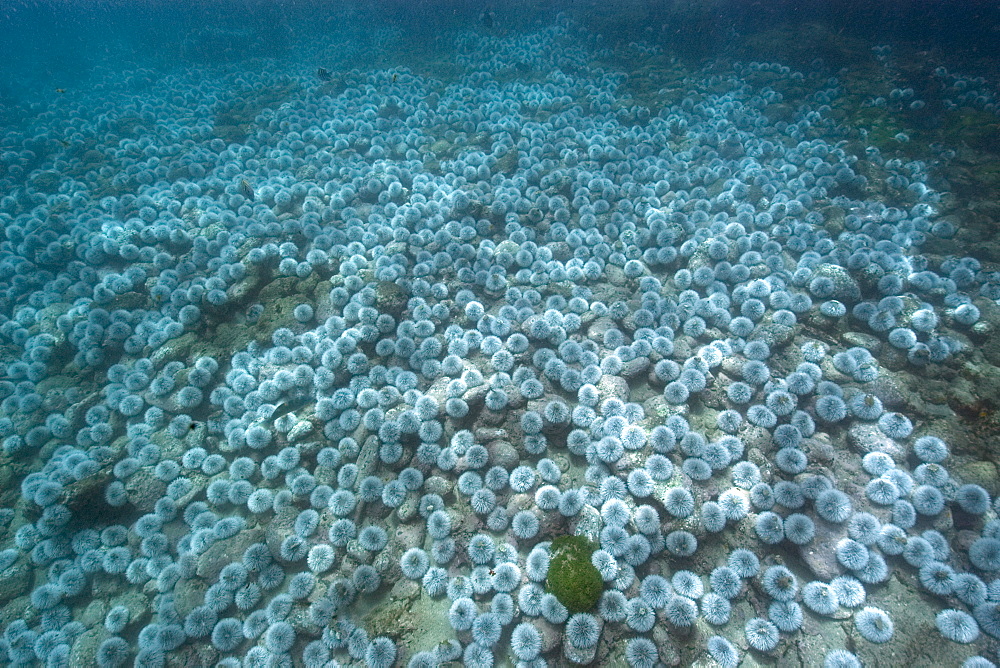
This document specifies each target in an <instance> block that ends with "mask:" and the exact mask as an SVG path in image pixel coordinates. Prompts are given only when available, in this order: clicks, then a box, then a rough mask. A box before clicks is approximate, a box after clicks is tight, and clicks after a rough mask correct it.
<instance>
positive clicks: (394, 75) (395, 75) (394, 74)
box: [392, 72, 399, 83]
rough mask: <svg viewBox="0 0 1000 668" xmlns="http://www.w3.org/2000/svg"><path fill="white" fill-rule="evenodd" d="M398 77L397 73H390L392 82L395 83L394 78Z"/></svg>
mask: <svg viewBox="0 0 1000 668" xmlns="http://www.w3.org/2000/svg"><path fill="white" fill-rule="evenodd" d="M398 78H399V75H398V74H396V73H395V72H393V73H392V83H396V79H398Z"/></svg>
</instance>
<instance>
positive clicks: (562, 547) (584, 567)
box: [545, 536, 604, 614]
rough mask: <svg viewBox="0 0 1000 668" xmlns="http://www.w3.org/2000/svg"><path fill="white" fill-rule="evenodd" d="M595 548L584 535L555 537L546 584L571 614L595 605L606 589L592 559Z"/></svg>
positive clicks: (585, 610)
mask: <svg viewBox="0 0 1000 668" xmlns="http://www.w3.org/2000/svg"><path fill="white" fill-rule="evenodd" d="M595 549H596V548H595V547H594V544H593V543H591V542H590V541H589V540H587V538H585V537H583V536H559V537H558V538H556V539H555V540H553V541H552V548H551V551H552V559H551V561H550V562H549V573H548V577H547V578H546V579H545V586H546V589H548V591H550V592H551V593H553V594H555V596H556V598H557V599H559V602H560V603H562V604H563V605H565V606H566V609H567V610H569V612H570V614H574V613H577V612H587V611H588V610H590V609H591V608H593V607H594V605H596V604H597V599H598V598H600V596H601V591H603V590H604V581H603V580H601V574H600V573H598V572H597V569H596V568H594V565H593V564H592V563H590V555H592V554H593V553H594V550H595Z"/></svg>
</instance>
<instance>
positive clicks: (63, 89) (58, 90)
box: [56, 88, 66, 94]
mask: <svg viewBox="0 0 1000 668" xmlns="http://www.w3.org/2000/svg"><path fill="white" fill-rule="evenodd" d="M56 92H57V93H60V94H61V93H65V92H66V89H65V88H56Z"/></svg>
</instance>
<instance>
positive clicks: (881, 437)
mask: <svg viewBox="0 0 1000 668" xmlns="http://www.w3.org/2000/svg"><path fill="white" fill-rule="evenodd" d="M847 442H848V443H850V444H851V447H852V448H854V450H855V451H856V452H859V453H861V454H862V455H866V454H868V453H869V452H884V453H886V454H887V455H889V456H890V457H892V459H893V461H895V462H896V463H897V464H903V463H905V462H906V446H903V445H901V444H899V443H897V442H896V441H894V440H892V439H891V438H889V437H888V436H886V435H885V434H883V433H882V430H881V429H879V428H878V425H877V424H875V423H874V422H856V423H854V424H853V425H851V426H850V428H849V429H848V430H847Z"/></svg>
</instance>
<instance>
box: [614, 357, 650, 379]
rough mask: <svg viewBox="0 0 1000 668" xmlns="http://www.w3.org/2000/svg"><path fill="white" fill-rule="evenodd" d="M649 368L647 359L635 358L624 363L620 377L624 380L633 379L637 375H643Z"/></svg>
mask: <svg viewBox="0 0 1000 668" xmlns="http://www.w3.org/2000/svg"><path fill="white" fill-rule="evenodd" d="M649 366H650V365H649V358H648V357H636V358H635V359H633V360H629V361H628V362H625V364H624V365H623V366H622V371H621V375H622V377H624V378H635V377H636V376H638V375H639V374H642V373H645V372H646V370H647V369H649Z"/></svg>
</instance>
